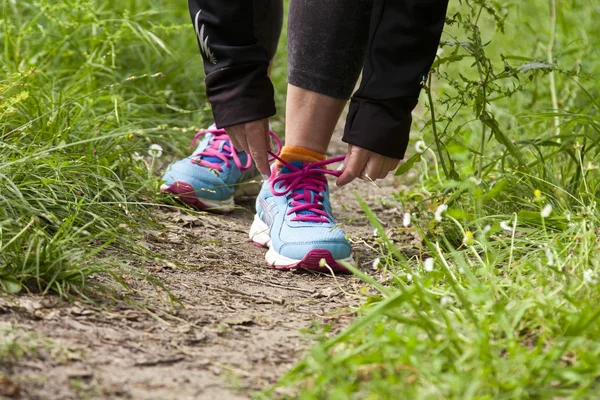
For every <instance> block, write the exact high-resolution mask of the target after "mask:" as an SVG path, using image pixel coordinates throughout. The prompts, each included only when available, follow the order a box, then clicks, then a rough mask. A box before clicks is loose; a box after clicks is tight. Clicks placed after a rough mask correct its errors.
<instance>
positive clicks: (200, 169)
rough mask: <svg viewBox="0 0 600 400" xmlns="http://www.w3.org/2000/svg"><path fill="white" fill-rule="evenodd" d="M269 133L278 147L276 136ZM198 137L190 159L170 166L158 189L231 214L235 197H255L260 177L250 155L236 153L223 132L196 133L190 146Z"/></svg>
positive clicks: (279, 144)
mask: <svg viewBox="0 0 600 400" xmlns="http://www.w3.org/2000/svg"><path fill="white" fill-rule="evenodd" d="M270 134H271V137H273V138H274V139H275V141H276V142H277V144H278V146H279V147H281V142H280V141H279V138H277V135H275V134H274V133H273V132H270ZM202 136H203V137H202ZM201 137H202V140H201V141H200V143H199V144H198V147H197V148H196V150H195V151H194V153H193V154H192V155H191V156H189V157H187V158H184V159H183V160H179V161H176V162H174V163H173V164H171V165H169V167H168V168H167V170H166V171H165V174H164V176H163V178H162V179H163V181H164V184H163V185H162V186H161V187H160V190H161V191H162V192H165V193H172V194H174V195H176V196H177V197H178V198H179V199H180V200H181V201H182V202H184V203H187V204H189V205H191V206H193V207H195V208H197V209H200V210H210V211H218V212H229V211H232V210H233V209H234V207H235V203H234V198H240V197H242V198H243V197H254V196H256V195H257V194H258V192H259V191H260V186H261V182H262V177H261V176H260V173H259V172H258V170H257V169H256V166H255V165H254V162H253V161H252V158H251V157H250V155H249V154H247V153H246V152H243V151H240V152H237V151H236V149H235V148H234V147H233V145H232V144H231V141H230V140H229V136H227V133H226V132H225V130H223V129H217V128H216V127H215V126H214V125H213V126H211V127H210V128H209V129H207V130H205V131H201V132H198V133H197V134H196V136H195V137H194V141H193V142H192V144H191V146H190V147H192V148H193V147H194V146H195V145H196V143H197V141H198V139H200V138H201Z"/></svg>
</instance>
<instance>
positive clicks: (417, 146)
mask: <svg viewBox="0 0 600 400" xmlns="http://www.w3.org/2000/svg"><path fill="white" fill-rule="evenodd" d="M415 150H416V151H417V153H424V152H425V150H427V145H426V144H425V142H424V141H422V140H419V141H418V142H417V143H415Z"/></svg>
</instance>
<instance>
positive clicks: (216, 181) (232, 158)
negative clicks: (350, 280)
mask: <svg viewBox="0 0 600 400" xmlns="http://www.w3.org/2000/svg"><path fill="white" fill-rule="evenodd" d="M204 2H205V1H203V0H189V4H190V11H191V13H192V20H195V17H196V16H197V15H198V13H200V9H201V8H202V5H203V3H204ZM222 4H223V6H225V5H226V4H225V2H223V3H222ZM253 5H254V14H255V15H257V16H259V17H258V18H254V21H255V23H254V25H253V30H254V35H255V36H256V39H258V41H259V42H260V43H261V44H262V45H263V46H264V47H265V48H266V49H267V52H268V54H269V57H270V58H271V59H273V56H274V55H275V52H276V51H277V44H278V42H279V35H280V33H281V27H282V25H283V2H282V0H254V2H253ZM195 25H196V29H200V28H199V27H198V26H197V24H195ZM196 141H198V145H197V146H195V150H194V153H193V154H192V156H191V157H187V158H184V159H182V160H179V161H177V162H174V163H173V164H171V165H169V167H168V168H167V170H166V171H165V173H164V175H163V181H164V184H163V185H161V190H162V191H163V192H165V193H171V194H173V195H175V196H177V198H178V199H179V200H181V201H182V202H184V203H187V204H190V205H192V206H194V207H196V208H199V209H202V210H207V209H208V210H212V211H219V212H227V211H231V210H233V209H234V207H235V203H234V198H238V197H246V196H252V195H256V194H257V193H258V191H259V190H260V183H259V182H257V179H258V178H259V177H260V173H259V171H258V170H257V169H256V167H255V166H254V165H253V164H252V163H249V162H248V161H249V160H248V155H247V154H246V153H245V152H235V151H234V149H233V148H232V146H231V140H230V138H229V136H228V135H227V133H226V131H224V130H222V129H216V127H215V126H214V125H213V126H211V127H209V129H207V130H206V131H205V132H200V133H198V134H197V135H196V138H195V139H194V144H195V142H196Z"/></svg>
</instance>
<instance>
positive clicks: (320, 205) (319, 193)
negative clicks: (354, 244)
mask: <svg viewBox="0 0 600 400" xmlns="http://www.w3.org/2000/svg"><path fill="white" fill-rule="evenodd" d="M344 158H345V157H344V156H340V157H335V158H332V159H329V160H324V161H319V162H314V163H307V162H299V161H295V162H292V163H288V162H285V161H283V160H279V161H280V162H281V163H282V164H283V165H282V166H280V167H277V166H276V167H275V168H274V170H273V172H272V174H271V177H270V178H269V180H268V181H266V182H265V183H264V184H263V186H262V189H261V191H260V193H259V195H258V197H257V199H256V216H255V217H254V222H253V224H252V227H251V228H250V239H251V240H252V241H253V242H254V243H256V244H257V245H259V246H261V247H268V248H269V250H268V251H267V255H266V257H265V258H266V260H267V263H268V264H269V266H270V267H272V268H276V269H305V270H310V271H322V272H328V271H329V268H331V269H332V270H333V271H337V272H347V269H346V268H345V267H344V266H343V265H342V264H341V263H340V261H343V262H347V263H350V264H354V260H353V258H352V249H351V247H350V242H348V240H347V239H346V235H345V233H344V231H342V229H340V227H338V226H337V225H336V222H335V220H334V218H333V214H332V212H331V204H330V203H329V188H328V184H327V178H326V175H327V174H329V175H334V176H339V175H340V172H338V171H332V170H328V169H325V168H323V166H325V165H327V164H331V163H334V162H339V161H342V160H343V159H344ZM323 260H324V261H323ZM325 264H327V266H328V267H329V268H327V266H326V265H325Z"/></svg>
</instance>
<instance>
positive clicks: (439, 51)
mask: <svg viewBox="0 0 600 400" xmlns="http://www.w3.org/2000/svg"><path fill="white" fill-rule="evenodd" d="M442 53H444V49H443V48H441V47H438V49H437V51H436V52H435V55H436V56H438V57H439V56H441V55H442Z"/></svg>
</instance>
